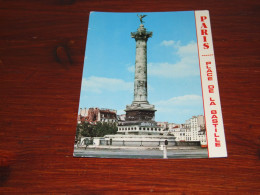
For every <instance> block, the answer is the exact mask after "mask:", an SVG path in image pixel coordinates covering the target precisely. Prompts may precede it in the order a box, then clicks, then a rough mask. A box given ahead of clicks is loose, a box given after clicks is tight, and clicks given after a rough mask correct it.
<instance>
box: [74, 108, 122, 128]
mask: <svg viewBox="0 0 260 195" xmlns="http://www.w3.org/2000/svg"><path fill="white" fill-rule="evenodd" d="M116 113H117V111H116V110H112V109H107V108H84V109H82V108H80V112H79V115H78V123H81V122H89V123H91V124H95V123H96V122H107V123H116V122H117V121H118V119H117V114H116Z"/></svg>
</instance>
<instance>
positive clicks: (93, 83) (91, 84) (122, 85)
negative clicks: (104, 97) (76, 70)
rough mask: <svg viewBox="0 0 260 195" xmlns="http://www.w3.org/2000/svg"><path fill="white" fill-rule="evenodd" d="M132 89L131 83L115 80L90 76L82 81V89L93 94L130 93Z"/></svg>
mask: <svg viewBox="0 0 260 195" xmlns="http://www.w3.org/2000/svg"><path fill="white" fill-rule="evenodd" d="M133 87H134V85H133V83H132V82H126V81H124V80H122V79H116V78H106V77H95V76H91V77H89V78H83V79H82V89H83V90H88V91H92V92H95V93H102V91H110V92H116V91H132V90H133Z"/></svg>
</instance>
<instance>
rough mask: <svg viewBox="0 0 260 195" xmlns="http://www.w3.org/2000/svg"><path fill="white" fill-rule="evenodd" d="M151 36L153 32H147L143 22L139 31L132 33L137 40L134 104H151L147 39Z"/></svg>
mask: <svg viewBox="0 0 260 195" xmlns="http://www.w3.org/2000/svg"><path fill="white" fill-rule="evenodd" d="M151 36H152V32H147V31H146V29H145V28H144V25H143V24H141V25H140V27H139V28H138V29H137V32H133V33H131V37H132V38H135V41H136V56H135V81H134V101H133V104H137V103H139V104H140V103H141V104H149V103H148V101H147V40H148V38H150V37H151Z"/></svg>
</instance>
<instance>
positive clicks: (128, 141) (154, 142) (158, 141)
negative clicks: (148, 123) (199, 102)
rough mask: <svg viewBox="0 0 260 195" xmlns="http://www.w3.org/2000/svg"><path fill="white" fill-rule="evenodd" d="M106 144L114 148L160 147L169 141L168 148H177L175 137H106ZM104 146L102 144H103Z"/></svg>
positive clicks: (117, 135)
mask: <svg viewBox="0 0 260 195" xmlns="http://www.w3.org/2000/svg"><path fill="white" fill-rule="evenodd" d="M104 138H105V141H104V144H107V143H108V145H112V146H131V147H132V146H135V147H140V146H143V147H158V146H160V145H164V144H165V141H167V144H168V146H175V145H176V141H175V137H174V136H162V135H119V134H116V135H105V136H104ZM101 145H102V143H101Z"/></svg>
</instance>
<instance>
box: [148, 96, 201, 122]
mask: <svg viewBox="0 0 260 195" xmlns="http://www.w3.org/2000/svg"><path fill="white" fill-rule="evenodd" d="M153 104H154V105H155V108H156V110H157V112H156V113H157V116H160V118H159V121H168V122H176V123H184V122H185V121H183V119H186V120H187V119H189V118H191V117H192V116H194V115H199V114H203V103H202V97H201V96H199V95H184V96H178V97H173V98H170V99H168V100H161V101H158V102H155V103H153Z"/></svg>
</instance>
